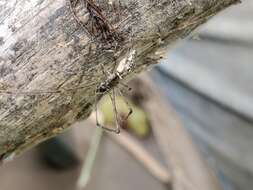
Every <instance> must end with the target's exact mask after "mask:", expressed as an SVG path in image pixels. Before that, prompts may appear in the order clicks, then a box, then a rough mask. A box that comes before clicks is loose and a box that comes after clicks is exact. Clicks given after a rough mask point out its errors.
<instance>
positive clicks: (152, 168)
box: [108, 131, 171, 184]
mask: <svg viewBox="0 0 253 190" xmlns="http://www.w3.org/2000/svg"><path fill="white" fill-rule="evenodd" d="M108 135H109V137H110V138H112V139H113V140H114V141H116V142H117V143H118V144H119V145H121V146H122V147H124V148H125V149H126V150H127V151H128V152H129V153H131V154H132V155H133V156H134V157H135V158H136V159H137V160H138V161H139V162H140V163H141V164H142V165H143V166H144V167H145V168H146V169H147V170H148V171H149V172H150V173H151V174H152V175H153V176H154V177H155V178H156V179H158V180H159V181H161V182H162V183H164V184H170V183H171V174H170V173H169V172H168V171H167V169H166V168H165V167H164V166H162V165H161V164H160V163H159V162H158V161H157V160H155V158H154V157H153V156H152V155H151V154H150V153H149V152H147V151H146V150H145V149H144V148H143V147H142V145H141V144H140V143H139V142H137V141H136V140H135V139H134V138H133V137H131V136H130V135H129V134H127V133H126V132H124V131H122V132H121V133H120V135H115V134H111V133H108Z"/></svg>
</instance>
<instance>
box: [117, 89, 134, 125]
mask: <svg viewBox="0 0 253 190" xmlns="http://www.w3.org/2000/svg"><path fill="white" fill-rule="evenodd" d="M128 88H130V87H128ZM118 92H119V94H120V96H122V97H123V100H124V102H125V104H126V105H127V108H128V114H127V116H126V117H125V118H124V120H127V119H128V118H129V116H130V115H131V114H132V113H133V109H132V108H131V106H130V103H129V102H128V101H127V99H126V98H125V96H124V95H123V93H122V92H121V90H120V89H118Z"/></svg>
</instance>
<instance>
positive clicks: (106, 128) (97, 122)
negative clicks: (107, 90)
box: [95, 90, 120, 134]
mask: <svg viewBox="0 0 253 190" xmlns="http://www.w3.org/2000/svg"><path fill="white" fill-rule="evenodd" d="M109 96H110V99H111V101H112V104H113V113H114V118H115V121H116V129H112V128H108V127H106V126H104V125H101V124H100V123H99V121H98V109H97V107H98V101H97V93H95V113H96V126H97V127H100V128H102V129H104V130H105V131H109V132H114V133H116V134H119V133H120V126H119V122H118V113H117V108H116V103H115V93H114V90H113V93H112V95H111V94H109Z"/></svg>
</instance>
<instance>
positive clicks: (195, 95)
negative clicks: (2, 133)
mask: <svg viewBox="0 0 253 190" xmlns="http://www.w3.org/2000/svg"><path fill="white" fill-rule="evenodd" d="M252 10H253V1H251V0H243V1H242V4H240V5H237V6H233V7H231V8H229V9H227V10H226V11H224V12H223V13H221V14H219V15H217V16H215V17H214V18H213V19H211V20H210V21H209V22H208V23H207V24H205V25H204V26H203V27H201V28H200V29H198V30H197V31H196V32H195V33H194V34H193V35H192V36H191V38H189V39H187V40H185V41H183V42H181V43H180V44H177V46H176V48H175V49H172V50H170V51H169V52H168V55H167V57H166V58H165V59H164V60H162V63H161V64H160V65H158V66H156V67H155V68H153V69H152V70H151V71H149V72H148V73H147V74H146V75H145V76H141V77H139V78H138V79H134V80H133V81H131V82H130V84H129V85H130V86H131V87H132V88H133V90H132V92H130V93H129V95H126V96H127V98H126V99H128V101H129V102H130V107H132V108H133V114H132V116H130V118H129V119H130V121H129V122H127V123H126V122H120V125H121V127H123V128H124V129H122V133H121V134H120V135H115V134H110V133H107V132H101V131H99V130H98V129H97V128H96V124H95V121H94V120H95V119H94V116H91V118H90V119H88V120H87V121H84V122H80V123H77V124H75V126H73V127H72V128H71V130H68V131H67V132H66V133H65V134H63V135H61V136H59V137H56V138H53V139H51V140H48V141H47V142H45V143H43V144H41V145H39V146H37V147H35V148H34V149H32V150H30V151H28V152H26V153H25V154H23V155H22V156H20V157H18V158H16V159H15V160H14V161H12V162H9V163H6V164H4V165H3V166H1V169H0V190H7V189H8V190H9V189H11V190H16V189H17V190H20V189H27V190H29V189H35V188H36V189H37V190H40V189H41V190H42V189H43V190H44V189H48V190H70V189H71V190H72V189H87V190H89V189H93V190H98V189H104V190H107V189H108V190H109V189H110V190H114V189H115V190H116V189H122V190H124V189H137V188H138V189H157V190H159V189H161V190H163V189H177V188H175V186H173V180H177V179H176V178H173V177H171V176H173V175H174V174H175V173H176V176H177V172H175V171H173V169H175V168H177V167H175V166H174V164H177V162H173V160H174V161H175V160H180V161H182V162H184V164H186V165H187V168H188V169H185V168H184V167H183V166H184V164H182V165H180V163H179V168H180V167H182V172H183V174H182V176H184V171H187V170H188V171H187V172H189V173H188V174H189V176H194V175H195V174H196V176H197V173H198V175H200V176H205V175H206V173H212V174H215V176H216V177H217V179H218V180H219V183H220V189H224V190H250V189H252V187H253V162H252V160H253V122H252V121H253V96H252V95H253V85H252V84H253V74H252V71H253V64H252V63H253V19H252V18H253V11H252ZM147 78H149V79H148V80H147ZM151 81H152V82H151ZM118 99H120V100H119V101H117V104H118V107H120V108H118V112H119V113H118V114H119V115H121V114H125V113H126V112H127V111H126V110H127V108H126V104H124V105H122V103H121V102H122V101H123V102H124V100H122V99H121V98H120V97H119V98H118ZM108 101H109V100H106V99H105V100H104V101H102V103H101V104H102V105H101V108H100V112H101V115H102V119H101V118H100V121H101V122H102V121H103V122H104V123H107V124H108V123H109V125H113V124H114V120H113V119H112V118H113V117H112V114H113V113H112V112H113V111H112V109H113V108H112V106H110V105H108ZM160 101H161V102H160ZM109 102H110V101H109ZM159 103H160V104H159ZM156 104H157V105H163V106H167V108H163V106H160V107H159V106H158V107H156V106H154V105H156ZM122 107H123V108H122ZM167 109H168V110H169V111H168V110H167ZM108 110H111V111H108ZM171 110H172V112H173V113H171V112H170V111H171ZM158 116H159V119H157V117H158ZM172 120H173V121H174V120H177V121H178V123H177V124H176V128H178V127H179V128H180V130H182V131H180V130H179V131H174V128H173V127H172V128H171V126H173V125H174V123H173V122H171V121H172ZM162 126H164V128H163V127H162ZM166 127H167V128H168V129H169V128H170V130H169V131H168V133H167V134H166V133H164V131H166V130H167V129H166ZM184 131H187V134H188V135H189V136H185V133H184ZM169 132H172V133H173V132H175V135H174V136H173V134H172V133H169ZM166 135H167V136H166ZM177 135H178V136H177ZM166 137H167V138H166ZM161 139H164V140H163V141H161ZM182 139H183V140H182ZM185 139H187V140H186V141H184V140H185ZM177 140H178V141H180V140H182V141H183V142H182V141H180V142H177ZM190 141H191V143H192V146H194V147H191V146H190V148H188V145H189V144H191V143H188V142H190ZM184 142H187V143H186V144H187V146H185V144H184ZM166 143H167V144H166ZM178 143H181V144H178ZM163 144H166V146H165V145H164V146H163ZM195 148H196V150H198V151H199V153H200V154H199V153H196V152H195V151H194V150H195ZM167 150H168V152H169V153H168V152H167ZM178 152H180V153H178ZM190 154H193V155H195V154H196V155H197V156H196V157H197V158H198V159H195V156H191V155H190ZM187 157H191V158H194V159H191V160H187ZM200 158H201V159H200ZM169 162H170V163H169ZM200 162H201V163H202V162H203V163H206V165H207V168H206V169H203V167H202V165H201V166H200V165H199V163H200ZM168 163H169V164H168ZM193 170H195V171H193ZM197 170H201V172H199V171H197ZM187 172H185V173H187ZM191 172H193V173H191ZM186 176H187V175H186ZM207 178H208V177H207ZM182 179H183V180H181V181H180V182H181V183H189V184H188V185H186V186H185V187H187V188H185V189H198V188H197V187H198V186H196V188H194V187H195V186H194V184H193V185H192V184H190V183H191V179H184V178H182ZM192 179H193V178H192ZM193 180H194V179H193ZM199 183H202V182H199ZM200 187H201V185H200ZM199 189H201V190H204V189H202V188H199ZM207 189H208V188H207ZM211 189H212V188H211Z"/></svg>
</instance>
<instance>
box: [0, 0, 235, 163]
mask: <svg viewBox="0 0 253 190" xmlns="http://www.w3.org/2000/svg"><path fill="white" fill-rule="evenodd" d="M71 2H72V3H71V4H70V1H67V0H66V1H65V0H58V1H55V0H43V1H41V0H35V1H33V2H32V3H31V1H28V0H23V1H17V0H5V1H4V3H1V5H0V31H1V33H0V158H1V159H2V160H6V159H8V158H10V157H12V156H14V155H17V154H19V153H21V152H23V151H24V150H25V149H27V148H30V147H32V146H34V145H36V144H38V143H39V142H41V141H43V140H45V139H48V138H50V137H52V136H55V135H57V134H58V133H60V132H62V131H63V130H65V129H66V128H68V127H69V126H70V125H71V124H72V123H73V122H75V121H77V120H80V119H85V118H86V117H88V116H89V114H90V112H91V111H92V107H93V104H94V102H95V98H94V97H95V91H99V92H101V91H102V82H103V81H104V82H105V81H107V82H108V83H109V84H107V85H108V86H110V88H114V87H115V86H117V84H118V83H119V80H124V79H125V78H128V77H129V76H131V75H133V74H134V73H138V72H141V71H143V70H145V69H146V68H147V67H149V66H150V65H153V64H156V63H158V62H159V60H160V59H161V58H162V57H163V55H164V53H165V51H164V50H165V49H168V48H169V46H170V45H171V44H172V43H174V42H175V41H176V40H179V39H182V38H184V37H186V36H187V35H188V34H190V32H191V31H193V30H194V29H195V28H196V27H197V26H199V25H201V24H202V23H204V22H206V21H207V20H208V19H209V18H210V17H212V16H213V15H215V14H217V13H218V12H219V11H221V10H223V9H224V8H226V7H228V6H229V5H231V4H234V3H238V2H239V0H170V1H169V0H156V1H154V0H139V1H137V0H125V1H124V2H123V1H122V2H121V3H119V2H118V1H112V3H109V2H111V1H107V0H99V1H95V3H96V6H93V7H87V6H86V7H85V6H84V5H83V3H81V2H79V1H76V3H75V2H74V1H73V0H72V1H71ZM71 5H72V6H71ZM71 8H72V9H71ZM71 10H72V11H71ZM77 21H78V22H77ZM131 52H135V54H134V56H133V54H131ZM130 55H131V56H130ZM130 57H131V59H132V60H131V62H132V63H134V64H133V65H131V68H130V69H125V68H124V67H123V70H121V73H120V74H121V76H122V79H121V77H118V78H117V80H111V81H110V80H109V79H110V77H112V75H113V73H115V68H117V67H118V69H119V66H118V64H119V63H121V64H122V63H125V64H126V62H127V60H129V59H130ZM123 66H125V67H126V65H124V64H123ZM121 69H122V68H121ZM104 71H105V72H104ZM107 73H111V75H107ZM106 75H107V76H106ZM99 87H100V89H99V90H98V88H99ZM101 96H102V95H99V97H101Z"/></svg>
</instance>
